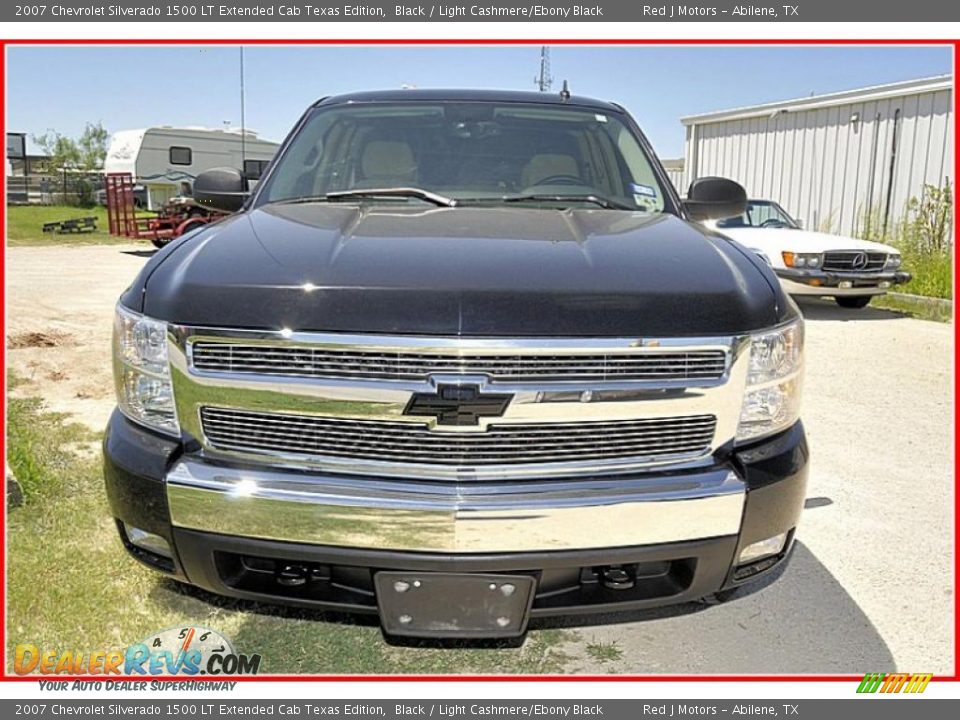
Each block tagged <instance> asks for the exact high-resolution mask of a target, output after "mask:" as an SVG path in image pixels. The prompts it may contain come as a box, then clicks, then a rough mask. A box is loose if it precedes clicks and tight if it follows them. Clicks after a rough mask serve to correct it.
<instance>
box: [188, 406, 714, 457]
mask: <svg viewBox="0 0 960 720" xmlns="http://www.w3.org/2000/svg"><path fill="white" fill-rule="evenodd" d="M200 417H201V422H202V424H203V432H204V435H205V436H206V440H207V443H208V444H209V446H210V447H212V448H214V449H219V450H224V451H233V452H244V453H270V454H286V455H296V456H316V457H324V456H332V457H339V458H353V459H359V460H373V461H384V462H395V463H419V464H424V465H443V466H458V467H464V468H469V467H472V466H489V465H513V464H527V463H551V462H575V461H584V460H586V461H591V460H592V461H603V460H610V459H621V458H661V457H695V456H699V455H703V454H704V453H706V452H707V451H708V450H709V448H710V445H711V442H712V441H713V436H714V431H715V429H716V422H717V421H716V417H714V416H713V415H692V416H684V417H663V418H645V419H641V420H616V421H590V422H569V423H528V424H502V425H491V426H490V427H489V428H487V430H486V431H484V432H436V431H431V430H429V429H428V428H427V426H426V425H425V424H423V425H421V424H419V423H409V422H395V421H380V420H347V419H342V418H329V417H316V416H310V415H299V414H298V415H291V414H285V413H266V412H254V411H247V410H234V409H226V408H218V407H203V408H201V409H200Z"/></svg>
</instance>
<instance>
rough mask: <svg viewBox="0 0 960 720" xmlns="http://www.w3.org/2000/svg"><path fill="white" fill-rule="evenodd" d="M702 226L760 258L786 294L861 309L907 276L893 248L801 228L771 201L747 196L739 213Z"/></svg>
mask: <svg viewBox="0 0 960 720" xmlns="http://www.w3.org/2000/svg"><path fill="white" fill-rule="evenodd" d="M705 224H706V225H708V226H709V227H710V228H712V229H714V230H717V231H718V232H720V233H723V234H724V235H726V236H727V237H729V238H731V239H732V240H736V241H737V242H738V243H740V244H741V245H745V246H746V247H748V248H750V249H751V250H753V251H754V252H755V253H757V254H758V255H759V256H760V257H762V258H763V259H764V260H765V261H766V262H767V263H769V265H770V266H771V267H772V268H773V271H774V272H775V273H776V274H777V277H779V278H780V284H781V285H782V286H783V289H784V290H785V291H786V292H788V293H790V294H791V295H819V296H830V297H833V298H834V299H835V300H836V301H837V304H838V305H840V306H841V307H845V308H863V307H866V306H867V305H868V304H869V302H870V299H871V298H872V297H873V296H874V295H883V294H884V293H885V292H886V291H887V289H888V288H890V287H892V286H894V285H899V284H901V283H905V282H908V281H909V280H910V278H911V275H910V273H907V272H903V271H902V270H900V262H901V259H900V253H899V252H898V251H897V249H896V248H894V247H890V246H889V245H882V244H881V243H876V242H870V241H867V240H857V239H855V238H850V237H844V236H843V235H830V234H828V233H821V232H813V231H810V230H803V229H801V227H800V223H798V222H797V221H796V220H794V219H793V218H792V217H790V216H789V215H788V214H787V212H786V211H785V210H784V209H783V208H782V207H780V205H778V204H777V203H775V202H773V201H772V200H748V201H747V209H746V211H745V212H744V213H743V215H739V216H737V217H733V218H727V219H724V220H713V221H709V222H707V223H705Z"/></svg>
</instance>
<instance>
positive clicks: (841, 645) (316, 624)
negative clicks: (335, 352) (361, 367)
mask: <svg viewBox="0 0 960 720" xmlns="http://www.w3.org/2000/svg"><path fill="white" fill-rule="evenodd" d="M152 596H153V597H152V599H153V600H154V601H156V602H160V603H163V604H165V605H167V606H168V607H170V608H171V609H173V610H174V611H176V612H177V613H179V614H183V615H185V616H188V617H191V616H192V617H204V616H209V615H211V613H212V614H214V615H217V614H220V613H221V612H224V611H226V612H230V611H236V612H242V613H243V614H244V618H243V620H242V625H241V627H240V630H239V632H234V633H233V639H234V641H235V642H236V643H237V646H238V648H239V649H240V650H241V652H261V651H262V650H261V649H266V648H271V647H277V646H278V645H283V644H284V642H283V639H284V638H289V636H290V634H291V632H294V628H297V630H296V633H295V634H297V635H298V636H302V635H303V634H311V633H313V632H317V633H321V634H323V635H324V636H327V637H329V636H330V635H331V634H336V633H337V632H348V633H350V630H351V628H352V632H353V633H355V632H357V631H361V633H362V637H363V638H365V639H366V640H365V642H370V641H373V642H383V643H384V646H388V645H389V646H395V647H397V648H398V649H399V648H410V649H416V648H423V649H434V650H435V649H440V650H445V649H446V650H458V649H471V650H474V651H481V652H482V651H485V650H488V651H499V652H508V653H515V652H522V651H523V650H524V646H525V645H529V643H530V642H531V641H536V639H537V638H538V637H539V636H541V635H542V634H543V633H544V632H545V631H561V632H562V635H563V636H564V643H563V645H562V649H563V650H564V651H566V650H567V649H570V650H571V651H572V652H574V653H576V654H579V653H580V651H581V650H582V649H583V648H582V643H583V642H585V641H589V642H592V643H596V642H602V643H606V644H611V643H612V644H615V645H616V647H617V648H618V649H619V650H620V651H622V653H623V654H622V657H621V659H620V660H619V661H618V662H616V663H611V664H609V665H605V666H604V667H603V671H604V672H610V671H613V672H619V673H656V674H665V673H666V674H778V673H793V674H808V673H809V674H856V673H863V672H864V668H882V669H889V668H894V667H895V663H894V659H893V656H892V654H891V652H890V650H889V648H888V647H887V645H886V643H885V642H884V641H883V638H882V637H881V636H880V634H879V632H878V631H877V629H876V628H875V627H874V625H873V623H872V622H871V621H870V619H869V618H868V617H867V616H866V615H865V614H864V612H863V611H862V610H861V609H860V607H859V606H858V605H857V603H856V602H855V601H854V600H853V598H851V597H850V595H849V594H848V593H847V592H846V590H844V588H843V586H842V585H841V584H840V582H839V581H838V580H837V579H836V578H834V577H833V575H831V574H830V572H829V570H827V568H825V567H824V566H823V564H822V563H820V561H819V560H818V559H817V558H816V557H815V556H814V555H813V554H812V553H811V552H810V550H809V549H808V548H807V547H806V546H804V545H803V543H802V542H797V544H796V545H795V547H794V550H793V555H792V557H791V559H790V562H789V564H788V565H787V566H786V567H784V568H781V569H779V570H777V571H776V572H774V573H773V574H771V575H770V576H768V577H766V578H764V579H763V580H760V581H758V582H757V583H755V584H754V585H750V586H745V587H744V588H742V589H741V590H740V591H739V592H738V593H737V594H736V595H735V596H734V597H733V598H732V599H730V600H729V601H727V602H726V603H723V604H720V605H705V604H702V603H685V604H682V605H674V606H668V607H664V608H657V609H653V610H644V611H634V612H620V613H605V614H597V615H583V616H573V617H565V618H550V619H542V620H534V621H531V623H530V628H529V633H528V635H527V637H526V638H520V639H518V640H516V641H513V640H496V641H469V640H419V639H416V640H407V639H401V638H390V639H386V638H383V636H382V635H379V633H377V634H373V633H371V631H372V630H374V628H377V626H378V622H377V620H376V618H375V617H374V616H369V615H349V614H341V613H324V612H316V611H310V610H304V609H298V608H289V607H285V606H279V605H270V604H265V603H256V602H249V601H243V600H235V599H231V598H224V597H220V596H217V595H213V594H211V593H208V592H206V591H203V590H199V589H197V588H192V587H188V586H184V585H180V584H178V583H174V582H172V581H169V580H165V581H161V582H160V583H158V584H157V585H156V586H155V588H154V592H153V593H152ZM304 623H305V624H304ZM311 628H312V629H311ZM338 629H339V630H338ZM563 631H575V632H569V633H568V632H563ZM351 634H352V633H351ZM356 639H359V638H356ZM356 639H355V640H354V641H356ZM264 659H265V660H269V658H266V657H265V658H264ZM334 664H336V663H334ZM299 666H300V667H302V668H303V672H310V669H309V668H308V667H307V666H306V665H299ZM323 671H324V672H337V670H336V667H333V668H331V667H330V666H329V665H326V666H325V667H324V669H323ZM382 671H383V672H390V668H383V670H382ZM423 671H424V672H430V669H429V667H425V668H424V670H423ZM314 672H316V671H314ZM371 672H376V671H375V670H371ZM434 672H436V670H434Z"/></svg>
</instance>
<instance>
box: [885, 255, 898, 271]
mask: <svg viewBox="0 0 960 720" xmlns="http://www.w3.org/2000/svg"><path fill="white" fill-rule="evenodd" d="M901 262H903V258H901V257H900V253H890V254H889V255H887V263H886V265H884V267H885V268H886V269H888V270H896V269H897V268H898V267H900V263H901Z"/></svg>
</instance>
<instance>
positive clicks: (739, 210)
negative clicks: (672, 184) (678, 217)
mask: <svg viewBox="0 0 960 720" xmlns="http://www.w3.org/2000/svg"><path fill="white" fill-rule="evenodd" d="M683 206H684V208H685V209H686V211H687V212H688V213H689V214H690V217H691V218H693V219H694V220H697V221H702V220H722V219H723V218H729V217H736V216H737V215H742V214H743V213H744V211H745V210H746V209H747V191H746V190H744V189H743V186H742V185H740V183H735V182H734V181H733V180H727V179H726V178H720V177H705V178H700V179H699V180H694V181H693V182H692V183H690V189H689V190H687V199H686V200H684V202H683Z"/></svg>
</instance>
